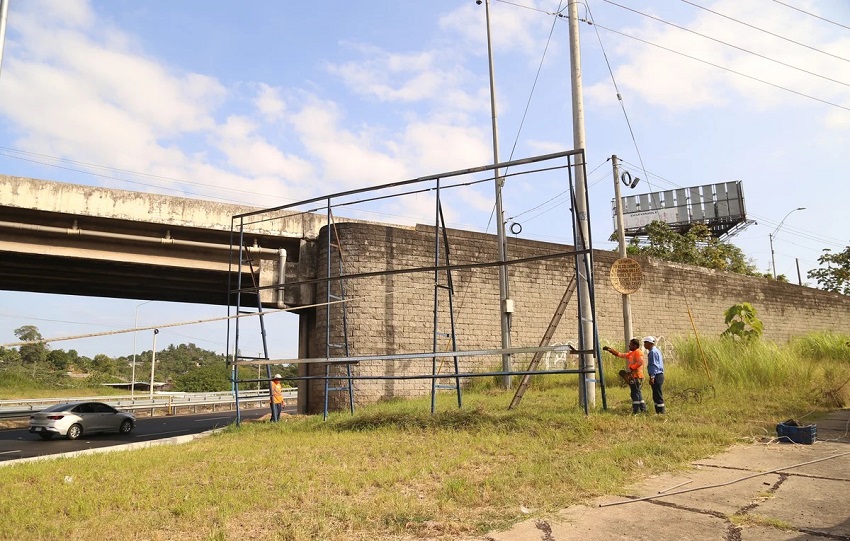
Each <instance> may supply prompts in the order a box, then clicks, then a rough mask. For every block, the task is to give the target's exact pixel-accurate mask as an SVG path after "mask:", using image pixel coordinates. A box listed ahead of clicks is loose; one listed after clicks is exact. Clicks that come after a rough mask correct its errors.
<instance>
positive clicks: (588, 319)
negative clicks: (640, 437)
mask: <svg viewBox="0 0 850 541" xmlns="http://www.w3.org/2000/svg"><path fill="white" fill-rule="evenodd" d="M569 14H570V66H571V70H570V81H571V83H572V93H573V146H574V147H575V149H576V150H578V149H584V151H585V155H586V153H587V148H586V146H585V140H584V99H583V98H582V85H581V50H580V48H579V47H580V46H579V30H578V2H576V1H574V0H571V1H570V3H569ZM580 165H581V166H582V167H577V168H576V175H575V179H576V183H575V191H576V193H575V208H574V209H573V212H575V213H576V218H577V220H576V223H577V224H578V228H579V230H578V232H577V233H578V235H577V236H578V245H577V246H576V249H578V250H585V249H587V248H588V245H587V244H588V240H589V238H590V236H589V233H590V227H589V223H588V219H587V200H586V194H587V179H586V178H584V165H585V164H580ZM576 268H577V269H578V273H579V275H578V276H577V277H576V284H577V286H578V300H579V307H580V309H579V336H580V337H581V340H580V341H579V349H580V350H582V351H587V350H590V349H593V321H592V320H593V312H592V310H591V308H590V281H589V277H588V276H587V275H586V274H585V273H586V272H588V271H592V268H591V257H590V254H581V255H577V256H576ZM579 357H580V366H581V368H583V369H587V370H595V369H596V360H595V359H594V358H593V355H590V354H587V353H583V354H581V355H580V356H579ZM595 381H596V375H595V373H588V374H584V375H583V377H582V378H581V379H580V380H579V382H580V385H581V388H580V391H581V392H580V393H579V397H580V400H581V401H582V405H586V406H587V407H588V408H591V407H595V406H596V384H595ZM585 396H587V404H584V397H585Z"/></svg>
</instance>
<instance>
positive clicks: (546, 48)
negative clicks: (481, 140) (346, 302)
mask: <svg viewBox="0 0 850 541" xmlns="http://www.w3.org/2000/svg"><path fill="white" fill-rule="evenodd" d="M560 12H561V4H560V3H558V13H560ZM557 21H558V19H557V17H556V18H553V19H552V28H550V29H549V37H548V38H547V39H546V47H544V48H543V55H542V56H541V58H540V65H538V66H537V73H536V74H535V75H534V83H532V85H531V91H530V92H529V93H528V100H527V101H526V102H525V111H523V113H522V119H521V120H520V122H519V128H517V132H516V138H515V139H514V146H513V147H512V148H511V154H510V156H508V161H511V160H512V159H513V157H514V152H516V146H517V143H518V142H519V136H520V134H521V133H522V127H523V126H524V125H525V119H526V117H527V116H528V109H529V107H531V98H533V97H534V90H535V89H536V88H537V81H538V80H539V79H540V71H541V70H542V69H543V61H544V60H546V52H547V51H549V44H550V43H551V42H552V33H553V32H554V31H555V23H556V22H557Z"/></svg>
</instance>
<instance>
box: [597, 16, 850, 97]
mask: <svg viewBox="0 0 850 541" xmlns="http://www.w3.org/2000/svg"><path fill="white" fill-rule="evenodd" d="M582 22H584V23H587V24H590V25H595V26H598V27H599V28H601V29H602V30H607V31H609V32H612V33H614V34H618V35H620V36H623V37H625V38H630V39H633V40H635V41H639V42H641V43H644V44H646V45H651V46H653V47H657V48H659V49H663V50H665V51H667V52H670V53H673V54H677V55H679V56H684V57H685V58H689V59H691V60H696V61H697V62H701V63H703V64H707V65H709V66H713V67H715V68H719V69H722V70H724V71H728V72H729V73H734V74H735V75H740V76H741V77H746V78H747V79H751V80H753V81H758V82H759V83H763V84H766V85H769V86H772V87H774V88H778V89H780V90H784V91H786V92H790V93H792V94H796V95H798V96H802V97H804V98H809V99H810V100H814V101H817V102H820V103H823V104H825V105H831V106H832V107H837V108H839V109H844V110H845V111H850V107H845V106H843V105H839V104H837V103H833V102H831V101H828V100H824V99H821V98H816V97H814V96H810V95H808V94H804V93H803V92H798V91H797V90H792V89H790V88H787V87H784V86H781V85H778V84H776V83H771V82H769V81H765V80H764V79H759V78H758V77H753V76H752V75H747V74H746V73H741V72H740V71H736V70H733V69H731V68H727V67H725V66H721V65H720V64H715V63H713V62H709V61H708V60H703V59H701V58H697V57H695V56H691V55H689V54H685V53H683V52H680V51H677V50H675V49H670V48H669V47H664V46H663V45H658V44H657V43H652V42H651V41H647V40H645V39H641V38H638V37H636V36H632V35H630V34H626V33H624V32H620V31H619V30H614V29H613V28H608V27H605V26H602V25H601V24H597V23H595V22H592V21H588V20H586V19H585V20H582Z"/></svg>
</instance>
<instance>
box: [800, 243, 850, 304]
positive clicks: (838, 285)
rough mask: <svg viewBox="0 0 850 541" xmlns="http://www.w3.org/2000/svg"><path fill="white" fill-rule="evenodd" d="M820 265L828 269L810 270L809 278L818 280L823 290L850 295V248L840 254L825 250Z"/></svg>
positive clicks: (820, 258)
mask: <svg viewBox="0 0 850 541" xmlns="http://www.w3.org/2000/svg"><path fill="white" fill-rule="evenodd" d="M818 263H820V264H821V265H826V268H825V269H824V268H819V269H814V270H810V271H809V273H808V277H809V278H814V279H815V280H817V282H818V285H819V286H820V287H821V289H825V290H826V291H834V292H836V293H842V294H844V295H850V246H847V247H846V248H844V251H841V252H838V253H832V250H830V249H829V248H827V249H825V250H824V254H823V255H822V256H820V257H819V258H818Z"/></svg>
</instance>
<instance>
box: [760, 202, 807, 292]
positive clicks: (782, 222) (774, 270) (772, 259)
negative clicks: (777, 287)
mask: <svg viewBox="0 0 850 541" xmlns="http://www.w3.org/2000/svg"><path fill="white" fill-rule="evenodd" d="M798 210H806V207H800V208H796V209H794V210H792V211H789V212H788V214H786V215H785V218H782V221H781V222H779V225H777V226H776V229H774V230H773V233H771V234H770V235H769V236H770V265H771V267H773V279H774V280H776V259H775V258H774V255H773V239H775V238H776V234H777V233H779V228H780V227H782V224H784V223H785V220H786V218H788V217H789V216H791V213H793V212H796V211H798Z"/></svg>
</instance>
